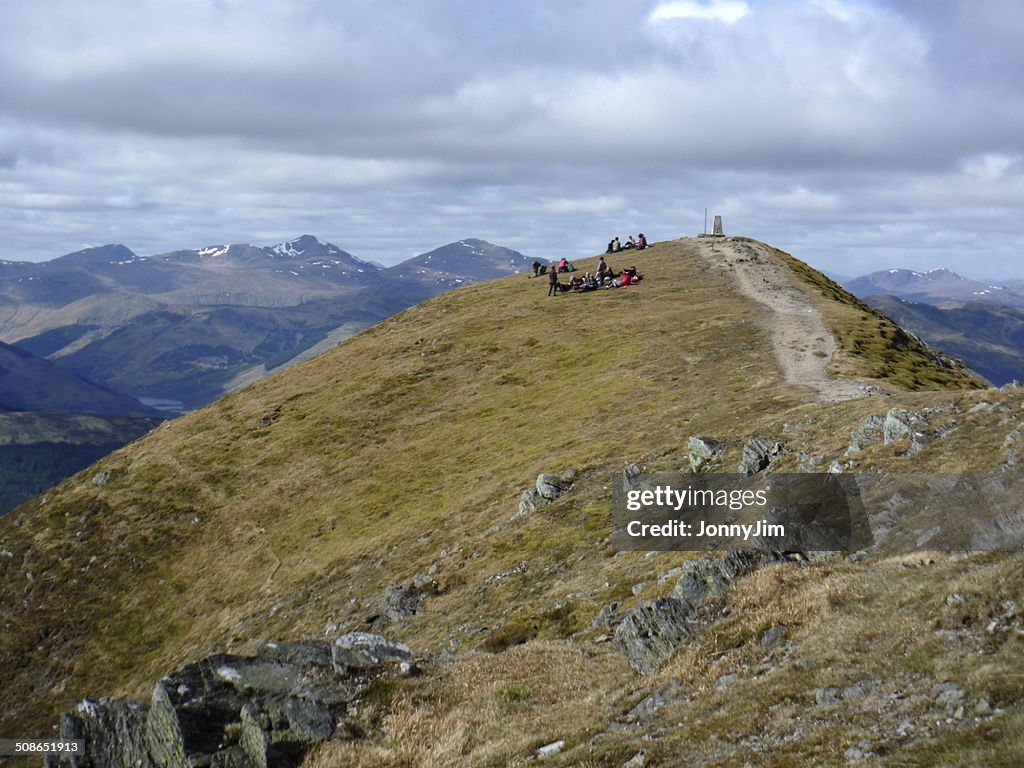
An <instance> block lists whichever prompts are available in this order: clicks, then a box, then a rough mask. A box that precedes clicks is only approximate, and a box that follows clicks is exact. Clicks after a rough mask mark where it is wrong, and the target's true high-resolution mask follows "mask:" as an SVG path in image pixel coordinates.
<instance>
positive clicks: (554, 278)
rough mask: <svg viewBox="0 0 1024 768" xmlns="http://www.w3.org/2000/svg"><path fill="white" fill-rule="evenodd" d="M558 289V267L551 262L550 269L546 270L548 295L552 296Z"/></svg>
mask: <svg viewBox="0 0 1024 768" xmlns="http://www.w3.org/2000/svg"><path fill="white" fill-rule="evenodd" d="M558 291H559V286H558V267H557V266H556V265H554V264H552V265H551V271H550V272H548V296H554V295H555V294H556V293H558Z"/></svg>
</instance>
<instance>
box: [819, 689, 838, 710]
mask: <svg viewBox="0 0 1024 768" xmlns="http://www.w3.org/2000/svg"><path fill="white" fill-rule="evenodd" d="M814 700H815V701H816V702H817V703H818V704H819V705H820V706H822V707H831V706H833V705H835V704H838V703H839V702H840V701H842V700H843V692H842V691H841V690H840V689H839V688H817V689H816V690H815V691H814Z"/></svg>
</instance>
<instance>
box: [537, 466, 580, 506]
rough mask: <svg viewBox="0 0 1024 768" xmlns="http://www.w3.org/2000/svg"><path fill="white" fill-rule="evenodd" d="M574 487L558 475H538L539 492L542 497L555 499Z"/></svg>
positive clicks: (550, 499)
mask: <svg viewBox="0 0 1024 768" xmlns="http://www.w3.org/2000/svg"><path fill="white" fill-rule="evenodd" d="M571 487H572V483H571V482H570V483H567V482H565V481H563V480H562V478H561V477H559V476H558V475H549V474H545V473H542V474H539V475H537V493H538V494H539V495H540V497H541V498H543V499H547V500H548V501H554V500H555V499H557V498H558V497H559V496H561V495H562V494H564V493H566V492H567V491H568V490H569V489H570V488H571Z"/></svg>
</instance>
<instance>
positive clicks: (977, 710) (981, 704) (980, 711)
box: [974, 699, 992, 717]
mask: <svg viewBox="0 0 1024 768" xmlns="http://www.w3.org/2000/svg"><path fill="white" fill-rule="evenodd" d="M974 714H976V715H978V716H979V717H985V716H986V715H991V714H992V705H991V704H989V703H988V699H978V703H977V704H975V705H974Z"/></svg>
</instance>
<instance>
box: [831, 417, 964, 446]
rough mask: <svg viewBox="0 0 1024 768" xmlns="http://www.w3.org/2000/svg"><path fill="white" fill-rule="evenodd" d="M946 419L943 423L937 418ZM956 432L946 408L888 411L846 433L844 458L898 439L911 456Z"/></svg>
mask: <svg viewBox="0 0 1024 768" xmlns="http://www.w3.org/2000/svg"><path fill="white" fill-rule="evenodd" d="M942 416H946V417H947V418H946V419H945V420H943V421H940V420H939V417H942ZM954 429H956V420H955V418H953V417H951V415H950V408H949V407H940V408H922V409H920V410H912V409H910V408H892V409H890V410H889V411H887V412H886V413H884V414H874V415H872V416H868V417H867V418H866V419H865V420H864V422H863V423H862V424H861V425H860V426H859V427H858V428H857V429H855V430H854V431H853V432H852V433H851V434H850V445H849V447H848V448H847V449H846V455H847V456H851V455H853V454H856V453H860V452H861V451H863V450H864V449H865V448H869V447H870V446H873V445H890V444H892V443H896V442H899V441H902V440H906V441H907V442H908V443H909V444H910V448H909V451H908V452H909V453H911V454H914V453H917V452H918V451H919V450H921V449H922V448H923V447H924V446H926V445H927V444H928V443H930V442H932V441H933V440H936V439H939V438H942V437H945V436H946V435H948V434H949V433H950V432H952V431H953V430H954Z"/></svg>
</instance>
